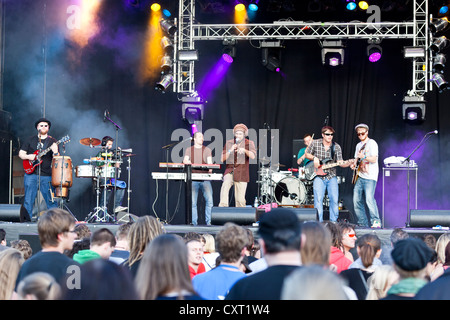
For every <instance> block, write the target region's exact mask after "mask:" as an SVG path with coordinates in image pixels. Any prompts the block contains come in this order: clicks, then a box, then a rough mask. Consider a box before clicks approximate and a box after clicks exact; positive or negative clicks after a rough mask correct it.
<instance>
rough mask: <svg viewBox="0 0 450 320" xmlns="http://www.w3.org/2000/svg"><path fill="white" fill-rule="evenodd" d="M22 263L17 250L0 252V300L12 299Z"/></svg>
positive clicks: (22, 260) (9, 249)
mask: <svg viewBox="0 0 450 320" xmlns="http://www.w3.org/2000/svg"><path fill="white" fill-rule="evenodd" d="M24 261H25V260H24V258H23V255H22V253H21V252H20V251H19V250H17V249H12V248H8V249H5V250H3V251H0V300H10V299H12V298H13V292H14V287H15V285H16V279H17V275H18V274H19V270H20V268H21V267H22V265H23V263H24Z"/></svg>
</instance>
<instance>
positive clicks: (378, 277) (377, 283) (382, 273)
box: [366, 264, 399, 300]
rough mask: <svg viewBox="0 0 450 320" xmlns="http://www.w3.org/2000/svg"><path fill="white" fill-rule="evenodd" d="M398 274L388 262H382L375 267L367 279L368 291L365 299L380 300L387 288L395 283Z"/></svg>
mask: <svg viewBox="0 0 450 320" xmlns="http://www.w3.org/2000/svg"><path fill="white" fill-rule="evenodd" d="M398 280H399V275H398V273H397V271H395V269H394V267H393V266H392V265H390V264H384V265H381V266H379V267H378V268H376V269H375V271H374V272H373V273H372V275H371V276H370V277H369V279H367V287H368V292H367V296H366V300H380V299H382V298H384V297H386V295H387V292H388V290H389V289H390V288H391V287H392V285H393V284H395V283H397V282H398Z"/></svg>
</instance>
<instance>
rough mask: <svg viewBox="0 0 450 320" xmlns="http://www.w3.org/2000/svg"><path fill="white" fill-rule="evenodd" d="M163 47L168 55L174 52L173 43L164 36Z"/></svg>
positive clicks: (162, 39)
mask: <svg viewBox="0 0 450 320" xmlns="http://www.w3.org/2000/svg"><path fill="white" fill-rule="evenodd" d="M161 47H162V48H163V49H164V51H165V52H167V53H172V52H173V42H172V40H170V39H169V38H168V37H166V36H164V37H162V38H161Z"/></svg>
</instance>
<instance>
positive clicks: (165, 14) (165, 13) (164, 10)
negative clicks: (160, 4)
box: [162, 9, 172, 18]
mask: <svg viewBox="0 0 450 320" xmlns="http://www.w3.org/2000/svg"><path fill="white" fill-rule="evenodd" d="M162 12H163V15H164V16H165V17H166V18H170V17H171V16H172V14H171V13H170V11H169V10H167V9H163V11H162Z"/></svg>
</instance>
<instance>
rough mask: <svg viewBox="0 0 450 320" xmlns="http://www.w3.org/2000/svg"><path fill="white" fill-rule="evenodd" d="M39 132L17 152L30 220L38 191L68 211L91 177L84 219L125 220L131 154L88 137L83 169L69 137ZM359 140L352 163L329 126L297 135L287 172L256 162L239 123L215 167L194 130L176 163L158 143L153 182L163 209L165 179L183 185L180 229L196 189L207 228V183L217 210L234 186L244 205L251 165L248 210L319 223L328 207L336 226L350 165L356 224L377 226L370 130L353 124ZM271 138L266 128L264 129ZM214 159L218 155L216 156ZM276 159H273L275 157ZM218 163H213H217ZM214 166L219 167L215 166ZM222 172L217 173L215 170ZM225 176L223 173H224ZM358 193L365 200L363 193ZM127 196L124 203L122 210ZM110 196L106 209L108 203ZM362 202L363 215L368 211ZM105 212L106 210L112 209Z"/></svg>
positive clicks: (43, 125)
mask: <svg viewBox="0 0 450 320" xmlns="http://www.w3.org/2000/svg"><path fill="white" fill-rule="evenodd" d="M35 127H36V129H37V131H38V132H37V135H35V136H33V137H31V138H30V139H29V140H28V141H26V143H25V144H24V145H23V146H22V147H21V150H20V151H19V157H20V158H21V159H22V160H23V167H24V171H25V179H24V187H25V197H24V204H23V207H24V208H25V209H26V211H27V213H28V215H29V217H27V218H28V219H26V220H27V221H30V220H32V219H33V218H36V217H33V216H32V212H33V205H34V201H35V198H36V195H37V192H38V191H39V192H41V194H42V195H43V198H44V200H45V202H46V204H47V208H51V207H56V206H58V205H59V206H60V207H61V208H65V209H67V210H68V211H69V212H70V210H69V209H68V208H67V206H66V200H67V199H68V198H69V193H70V192H69V191H70V188H71V187H72V185H73V182H74V179H73V177H74V176H75V177H76V178H84V179H91V180H92V185H93V187H94V188H93V189H94V190H95V196H96V205H95V207H94V208H93V210H92V211H91V212H90V213H89V214H88V215H87V217H86V219H85V221H86V222H108V223H116V222H121V221H120V219H118V213H119V212H124V211H126V212H124V213H125V216H126V215H127V214H128V217H126V218H127V219H128V220H129V221H132V217H131V215H129V207H130V195H131V189H130V187H131V186H130V170H131V158H132V157H133V156H135V154H133V153H132V151H133V150H132V149H131V148H126V149H125V148H121V147H119V146H117V145H116V147H115V148H114V147H113V143H114V139H113V138H112V137H109V136H105V137H103V139H101V140H100V139H98V138H93V137H87V138H83V139H81V140H79V143H80V144H81V145H83V146H86V154H87V153H88V151H89V150H92V149H94V151H96V154H94V155H86V157H85V159H84V160H83V163H82V164H78V165H76V166H74V165H73V164H72V159H71V157H70V156H69V155H66V154H65V147H64V146H65V144H67V143H69V142H70V137H69V136H65V137H63V138H61V139H60V140H56V139H54V138H53V137H51V136H50V135H49V134H48V133H49V130H50V127H51V122H50V121H49V120H48V119H46V118H41V119H39V120H37V121H36V123H35ZM355 131H356V134H357V136H358V138H359V140H360V142H359V143H358V144H357V146H356V149H355V153H354V158H353V159H348V160H344V159H343V158H342V149H341V147H340V145H339V144H338V143H336V142H334V141H333V135H334V133H335V131H334V129H333V128H332V127H330V126H324V127H322V128H321V137H320V138H314V134H313V135H311V134H306V135H305V136H304V138H303V142H304V144H305V147H304V148H301V149H300V150H299V151H298V155H297V164H298V167H293V168H287V169H286V170H283V169H285V166H284V165H282V164H280V163H274V162H273V161H274V159H275V158H273V157H272V154H271V155H270V156H263V157H259V158H258V157H257V155H258V154H257V153H258V151H259V148H256V147H255V143H254V142H253V141H252V140H251V139H249V138H248V135H249V130H248V128H247V126H246V125H245V124H242V123H239V124H237V125H235V126H234V128H233V137H232V138H231V139H228V140H226V141H225V143H224V146H223V149H222V150H221V152H219V153H221V154H220V155H219V156H220V160H218V159H216V158H217V157H215V160H216V161H215V162H216V163H213V157H212V150H211V149H210V148H209V147H207V146H205V145H204V143H203V142H204V137H203V133H201V132H195V133H194V134H193V136H192V137H191V138H189V139H186V140H190V141H193V143H192V144H191V146H189V147H187V148H186V149H185V150H184V158H183V159H182V161H180V162H171V159H169V156H168V153H169V149H171V148H172V147H174V146H175V145H177V144H179V143H180V142H183V141H185V140H183V141H180V142H175V143H173V144H171V145H167V146H164V147H163V149H165V150H166V159H165V160H166V161H159V168H160V169H161V170H160V171H158V172H151V177H152V178H153V179H154V180H156V182H157V181H158V180H165V181H166V197H165V200H166V210H167V207H168V194H167V193H168V183H169V180H178V181H183V182H184V183H185V193H186V215H185V216H186V217H185V222H186V224H193V225H196V224H198V216H199V214H198V212H197V200H198V196H199V193H200V192H201V193H202V195H203V197H204V199H205V204H206V205H205V215H204V216H205V222H206V224H207V225H210V224H211V209H212V207H213V194H212V187H211V182H215V181H222V186H221V190H220V195H219V197H220V199H219V207H228V206H233V205H232V204H231V201H230V200H229V192H230V190H231V188H233V197H234V201H235V203H234V206H235V207H245V206H247V203H246V190H247V186H248V183H250V166H249V165H250V163H252V164H254V163H255V161H256V163H257V164H258V169H257V172H258V179H257V181H256V183H257V185H258V194H257V196H256V197H255V202H254V203H252V205H253V206H254V207H259V208H263V209H267V208H268V206H269V207H270V208H272V207H295V208H302V207H303V208H316V209H317V212H318V216H317V217H318V220H320V221H323V209H324V207H326V208H328V209H329V214H330V216H329V219H330V220H332V221H336V220H337V218H338V210H339V208H340V207H341V206H342V203H340V202H339V191H338V185H339V184H342V183H346V181H345V178H344V177H342V176H337V175H336V167H338V166H340V167H343V168H346V167H350V168H351V170H353V179H352V181H351V183H352V184H354V185H355V187H354V193H353V197H354V199H353V200H354V205H355V214H356V218H357V219H358V224H360V225H361V226H366V227H369V226H370V227H372V228H379V227H381V225H380V218H379V213H378V208H377V204H376V201H375V199H374V190H375V186H376V183H377V177H378V145H377V143H376V142H375V141H374V140H373V139H369V137H368V132H369V127H368V126H367V125H366V124H358V125H357V126H356V127H355ZM268 132H269V133H270V128H268ZM216 156H217V152H216ZM276 159H277V158H276ZM217 160H218V161H217ZM124 162H127V163H128V167H127V172H128V177H127V179H126V180H127V181H122V180H120V176H121V165H122V164H123V163H124ZM217 162H219V163H217ZM219 171H221V172H219ZM222 172H223V173H222ZM363 193H364V197H363V196H362V194H363ZM125 194H126V195H127V200H128V203H127V205H123V204H122V201H123V200H124V196H125ZM111 198H113V199H114V200H113V201H112V204H109V202H110V199H111ZM365 205H367V207H368V209H369V212H368V214H366V212H365V208H364V207H365ZM111 206H112V209H109V208H108V207H111Z"/></svg>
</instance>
